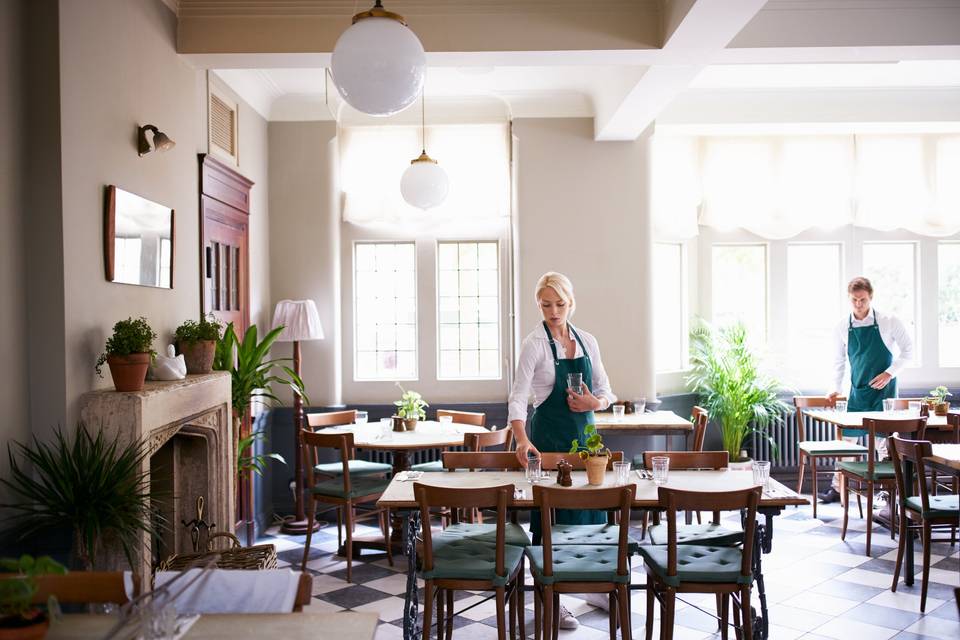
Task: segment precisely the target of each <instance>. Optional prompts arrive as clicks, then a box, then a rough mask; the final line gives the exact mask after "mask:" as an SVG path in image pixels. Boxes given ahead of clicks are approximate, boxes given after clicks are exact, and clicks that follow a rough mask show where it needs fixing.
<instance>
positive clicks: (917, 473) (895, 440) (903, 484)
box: [887, 435, 933, 511]
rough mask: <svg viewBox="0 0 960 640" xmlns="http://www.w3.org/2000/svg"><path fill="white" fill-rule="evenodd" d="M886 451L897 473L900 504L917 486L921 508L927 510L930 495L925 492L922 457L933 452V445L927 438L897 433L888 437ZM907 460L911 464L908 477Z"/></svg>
mask: <svg viewBox="0 0 960 640" xmlns="http://www.w3.org/2000/svg"><path fill="white" fill-rule="evenodd" d="M887 451H889V452H890V459H891V460H893V470H894V473H896V475H897V499H898V500H899V501H900V506H901V507H902V506H903V505H904V503H905V502H906V500H907V498H909V497H911V496H914V495H916V492H917V487H918V486H919V487H920V501H921V503H922V504H923V510H924V511H926V510H928V509H929V508H930V497H929V495H928V494H927V483H926V470H925V465H924V462H923V459H924V458H925V457H927V456H929V455H932V454H933V447H932V446H931V444H930V442H929V441H928V440H908V439H906V438H901V437H900V436H898V435H897V436H893V437H891V438H890V444H889V445H887ZM907 462H910V463H912V465H913V470H912V472H911V473H910V475H909V477H908V476H907V473H906V471H907V469H906V466H905V463H907ZM918 478H924V481H922V482H918V481H917V479H918Z"/></svg>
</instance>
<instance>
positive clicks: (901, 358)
mask: <svg viewBox="0 0 960 640" xmlns="http://www.w3.org/2000/svg"><path fill="white" fill-rule="evenodd" d="M874 321H876V323H877V328H878V329H880V339H881V340H883V344H884V346H885V347H886V348H887V349H889V351H890V353H891V354H893V362H891V363H890V366H889V367H887V369H886V372H887V373H889V374H890V375H891V376H892V377H894V378H896V377H897V374H899V373H900V371H901V370H902V369H903V368H904V367H905V366H906V365H907V363H909V362H910V361H911V360H913V339H912V338H911V337H910V333H909V332H908V331H907V328H906V327H904V326H903V323H902V322H900V319H899V318H897V317H896V316H894V315H890V314H886V313H879V312H877V310H876V309H870V312H869V313H868V314H867V315H866V316H865V317H864V318H863V320H857V319H856V318H854V317H853V315H852V314H850V315H848V316H847V317H846V318H844V319H843V321H841V322H839V323H837V325H836V327H835V328H834V333H833V345H834V347H833V389H832V390H833V391H836V392H837V393H840V392H841V391H842V389H843V386H844V372H845V371H846V369H847V336H848V335H849V331H850V326H851V324H852V326H853V327H855V328H856V327H868V326H870V325H872V324H873V323H874ZM877 373H880V372H879V371H878V372H877Z"/></svg>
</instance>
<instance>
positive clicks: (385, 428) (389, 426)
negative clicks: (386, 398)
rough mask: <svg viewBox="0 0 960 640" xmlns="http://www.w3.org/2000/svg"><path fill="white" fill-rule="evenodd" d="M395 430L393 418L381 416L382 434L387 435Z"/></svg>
mask: <svg viewBox="0 0 960 640" xmlns="http://www.w3.org/2000/svg"><path fill="white" fill-rule="evenodd" d="M391 431H393V418H380V435H382V436H384V437H386V436H388V435H390V432H391Z"/></svg>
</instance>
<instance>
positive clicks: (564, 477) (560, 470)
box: [557, 459, 573, 487]
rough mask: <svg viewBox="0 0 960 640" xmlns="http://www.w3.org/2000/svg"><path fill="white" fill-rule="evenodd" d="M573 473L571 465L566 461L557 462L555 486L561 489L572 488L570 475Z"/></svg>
mask: <svg viewBox="0 0 960 640" xmlns="http://www.w3.org/2000/svg"><path fill="white" fill-rule="evenodd" d="M572 472H573V465H572V464H570V463H569V462H567V461H566V460H563V459H561V460H560V461H559V462H557V484H558V485H560V486H561V487H572V486H573V477H572V475H571V473H572Z"/></svg>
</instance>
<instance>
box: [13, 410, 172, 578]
mask: <svg viewBox="0 0 960 640" xmlns="http://www.w3.org/2000/svg"><path fill="white" fill-rule="evenodd" d="M149 454H150V453H149V450H148V448H147V446H146V444H145V443H144V442H143V441H134V442H128V441H123V442H121V441H120V439H119V437H116V438H113V439H112V440H108V439H107V438H106V436H105V435H104V433H103V430H102V429H100V430H98V431H97V432H96V434H91V433H90V431H89V430H88V429H87V427H86V425H84V424H83V423H79V424H78V425H77V430H76V434H75V435H74V437H73V441H72V442H70V441H68V439H67V438H66V437H65V436H64V434H63V432H62V430H61V429H59V428H58V429H57V430H56V432H55V433H54V437H53V440H52V441H51V442H41V441H40V440H39V439H37V437H36V436H34V437H33V440H32V441H31V442H30V443H28V444H21V443H19V442H13V443H11V444H8V445H7V456H8V457H9V460H10V478H9V479H6V478H0V483H2V484H3V485H4V486H5V487H6V488H7V489H8V490H9V491H10V494H11V495H12V496H13V501H11V502H9V503H7V504H3V505H0V506H3V507H6V508H8V509H10V510H11V511H13V512H14V513H16V514H17V516H16V517H14V518H11V520H10V521H9V523H10V525H11V526H10V530H11V532H12V533H15V534H17V535H18V536H19V537H20V538H21V539H24V538H26V537H28V536H30V535H33V534H36V533H39V532H41V531H45V530H49V529H59V528H62V527H70V528H71V530H72V531H73V535H74V544H75V549H76V551H77V555H78V559H79V561H80V562H81V564H82V565H83V567H84V568H85V569H87V570H92V569H93V567H94V565H95V563H96V559H97V556H98V554H99V553H100V551H102V548H103V542H104V540H105V539H109V540H110V541H111V542H113V541H116V542H117V543H119V545H120V546H121V548H122V549H123V553H124V555H125V556H126V558H127V562H129V563H130V566H131V567H135V566H136V564H135V562H136V559H137V558H138V557H139V554H140V552H148V551H149V548H146V549H145V548H143V547H142V541H143V534H144V533H146V534H148V535H149V536H156V535H157V534H158V531H157V529H158V528H159V527H160V526H162V518H161V516H160V515H159V514H157V513H154V512H153V511H152V509H151V500H152V499H154V498H157V497H158V496H157V495H156V494H151V492H150V474H149V472H147V471H143V462H144V461H145V459H146V458H147V457H148V456H149Z"/></svg>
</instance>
